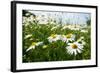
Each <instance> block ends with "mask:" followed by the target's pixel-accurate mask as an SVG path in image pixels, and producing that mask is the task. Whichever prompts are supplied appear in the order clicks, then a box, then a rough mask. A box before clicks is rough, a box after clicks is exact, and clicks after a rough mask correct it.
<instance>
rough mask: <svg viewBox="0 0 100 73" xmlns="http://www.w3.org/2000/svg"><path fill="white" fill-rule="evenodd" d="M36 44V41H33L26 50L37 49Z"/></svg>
mask: <svg viewBox="0 0 100 73" xmlns="http://www.w3.org/2000/svg"><path fill="white" fill-rule="evenodd" d="M35 46H36V42H33V43H32V45H31V46H30V47H29V48H28V49H27V50H26V52H28V51H29V50H31V49H35Z"/></svg>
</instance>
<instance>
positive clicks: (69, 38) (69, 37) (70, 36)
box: [66, 34, 75, 42]
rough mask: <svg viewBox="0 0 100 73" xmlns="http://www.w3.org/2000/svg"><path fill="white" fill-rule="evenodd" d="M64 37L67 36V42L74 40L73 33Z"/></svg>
mask: <svg viewBox="0 0 100 73" xmlns="http://www.w3.org/2000/svg"><path fill="white" fill-rule="evenodd" d="M66 38H67V42H69V41H74V40H75V35H73V34H68V35H66Z"/></svg>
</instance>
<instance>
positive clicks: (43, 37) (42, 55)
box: [22, 23, 91, 63]
mask: <svg viewBox="0 0 100 73" xmlns="http://www.w3.org/2000/svg"><path fill="white" fill-rule="evenodd" d="M56 25H58V24H56ZM56 25H54V24H35V23H30V24H29V25H27V26H25V25H23V32H22V33H23V42H22V43H23V49H22V50H23V58H22V59H23V62H24V63H27V62H46V61H68V60H88V59H90V58H91V44H90V43H91V38H90V35H91V33H90V29H89V28H88V29H87V30H88V32H87V33H84V32H81V31H80V30H70V29H68V28H67V29H65V30H61V29H62V26H59V27H58V28H56V29H54V30H51V28H53V27H55V26H56ZM69 33H72V34H75V35H76V39H75V40H77V39H79V38H80V37H85V38H84V41H85V42H86V44H85V45H84V48H83V50H82V53H78V54H77V55H74V54H69V53H67V50H66V48H65V47H66V43H65V42H62V41H61V40H57V41H56V42H52V43H49V41H48V39H47V38H48V37H49V36H50V35H51V34H60V35H66V34H69ZM29 34H31V35H32V36H31V37H28V38H27V39H24V38H25V36H26V35H29ZM41 41H43V45H39V46H36V47H35V49H31V50H29V51H27V52H26V50H27V49H28V48H29V47H30V46H31V44H32V42H41ZM44 45H46V47H45V48H43V46H44Z"/></svg>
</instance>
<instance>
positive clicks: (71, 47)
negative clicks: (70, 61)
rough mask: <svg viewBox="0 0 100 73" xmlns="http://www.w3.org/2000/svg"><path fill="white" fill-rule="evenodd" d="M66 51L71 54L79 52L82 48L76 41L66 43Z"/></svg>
mask: <svg viewBox="0 0 100 73" xmlns="http://www.w3.org/2000/svg"><path fill="white" fill-rule="evenodd" d="M66 49H67V52H68V53H69V54H71V55H73V54H74V55H77V54H78V53H81V52H82V50H83V45H82V44H79V43H78V42H74V43H68V46H67V47H66Z"/></svg>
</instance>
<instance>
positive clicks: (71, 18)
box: [29, 10, 91, 25]
mask: <svg viewBox="0 0 100 73" xmlns="http://www.w3.org/2000/svg"><path fill="white" fill-rule="evenodd" d="M29 12H31V13H33V14H35V15H36V16H42V15H43V16H44V17H45V19H48V18H51V19H55V20H56V21H57V22H58V23H59V22H60V21H61V22H62V24H66V23H70V24H81V25H83V24H86V21H87V19H91V14H90V13H79V12H55V11H53V12H50V11H33V10H32V11H29ZM44 17H43V19H44Z"/></svg>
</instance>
